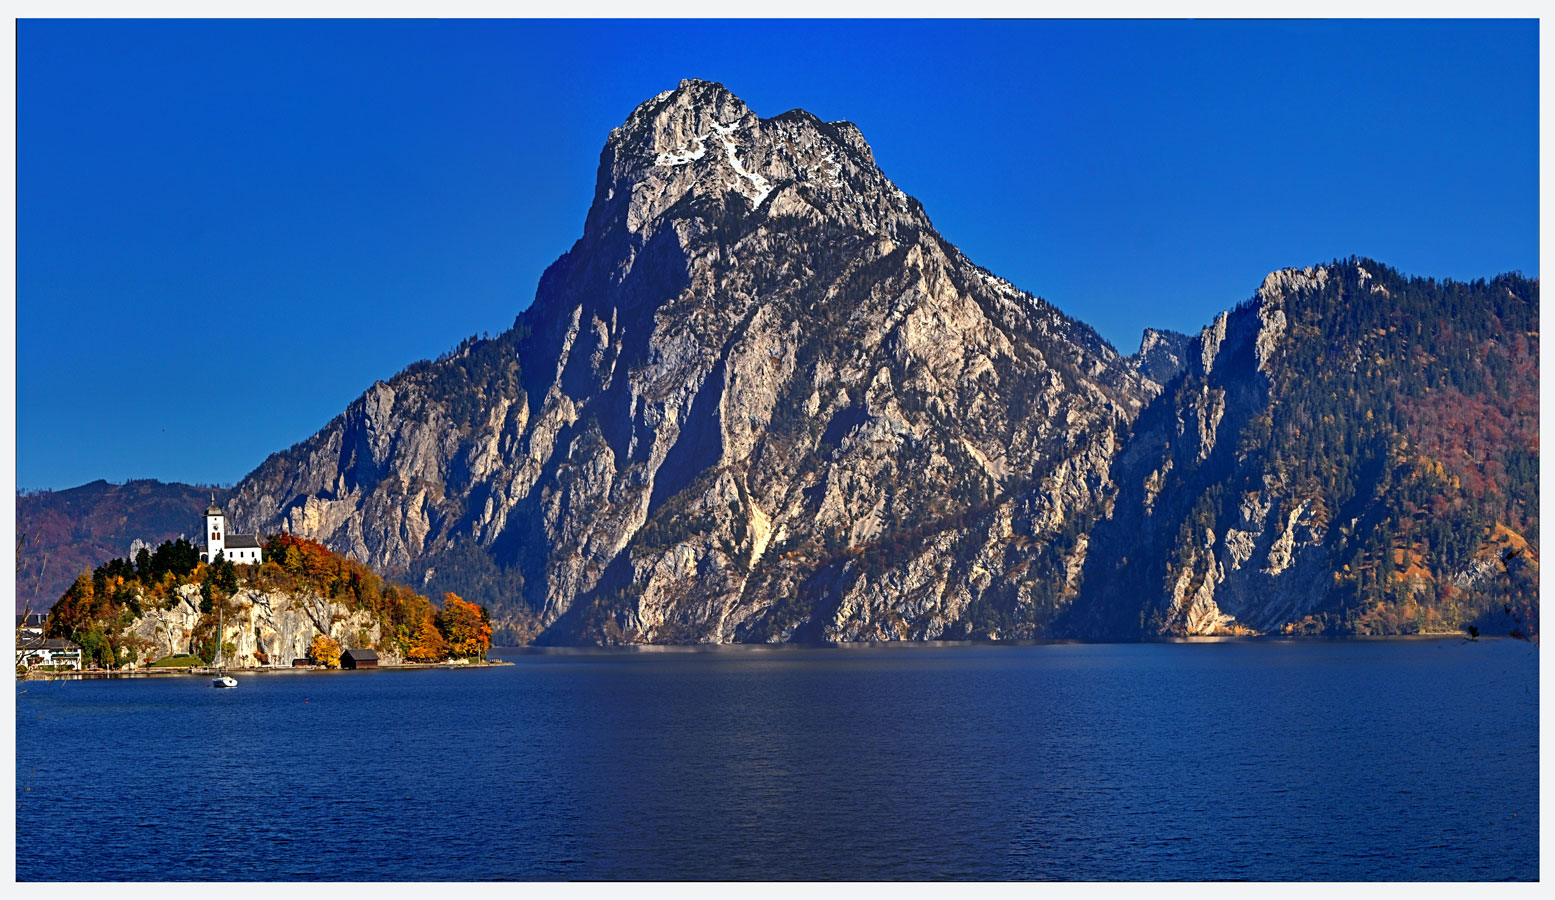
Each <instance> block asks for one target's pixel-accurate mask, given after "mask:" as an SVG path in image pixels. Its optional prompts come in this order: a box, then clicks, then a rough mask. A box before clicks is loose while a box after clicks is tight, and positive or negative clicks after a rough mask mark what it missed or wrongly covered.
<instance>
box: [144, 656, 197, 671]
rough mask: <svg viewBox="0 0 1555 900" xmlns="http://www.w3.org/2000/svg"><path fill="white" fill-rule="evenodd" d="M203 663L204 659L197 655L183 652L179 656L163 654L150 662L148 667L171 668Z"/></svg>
mask: <svg viewBox="0 0 1555 900" xmlns="http://www.w3.org/2000/svg"><path fill="white" fill-rule="evenodd" d="M205 664H206V663H205V660H203V659H201V658H199V657H198V656H194V655H192V654H189V653H184V654H181V655H179V656H164V657H162V658H161V659H159V660H157V661H156V662H154V663H152V664H151V666H150V667H151V668H153V669H172V668H183V667H184V666H203V665H205Z"/></svg>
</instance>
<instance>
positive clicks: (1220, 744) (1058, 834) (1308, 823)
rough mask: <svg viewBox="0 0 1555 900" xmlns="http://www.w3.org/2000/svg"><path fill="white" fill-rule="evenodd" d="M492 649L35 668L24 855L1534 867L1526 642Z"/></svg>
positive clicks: (457, 862) (1290, 874)
mask: <svg viewBox="0 0 1555 900" xmlns="http://www.w3.org/2000/svg"><path fill="white" fill-rule="evenodd" d="M493 656H496V657H501V658H504V659H508V660H511V661H512V662H514V665H512V666H508V667H501V668H493V669H474V670H421V671H410V672H393V671H377V672H358V673H315V674H308V675H296V674H290V673H288V674H286V675H279V674H278V675H275V676H269V677H267V676H262V675H256V676H253V677H249V678H245V679H244V680H243V685H242V687H241V688H240V689H239V690H237V691H229V692H222V691H212V690H211V689H210V688H209V687H208V686H206V685H205V682H204V680H203V679H199V678H169V679H139V680H118V681H83V682H58V683H53V684H47V685H34V684H29V685H26V686H25V687H27V688H28V692H27V693H26V694H24V695H22V697H21V698H20V699H19V701H18V704H17V753H18V762H17V785H18V812H17V825H18V836H17V876H18V878H19V879H22V880H39V879H67V880H93V879H146V880H187V879H237V880H269V879H277V880H284V879H299V878H300V879H340V880H377V879H390V880H443V879H449V880H477V879H747V878H748V879H805V880H809V879H931V878H932V879H942V878H980V879H1065V880H1077V879H1085V880H1089V879H1222V878H1251V879H1291V878H1297V879H1324V880H1329V879H1335V880H1351V879H1450V880H1458V879H1504V878H1512V879H1533V878H1537V873H1538V846H1537V845H1538V732H1537V722H1538V684H1537V674H1538V656H1537V648H1534V647H1531V646H1529V645H1527V644H1522V643H1519V642H1513V641H1482V642H1480V643H1478V644H1464V643H1460V642H1456V641H1413V642H1359V641H1350V642H1336V641H1279V642H1274V641H1229V642H1192V643H1157V644H1119V645H1085V644H1037V645H1005V644H999V645H976V646H968V645H959V644H951V645H943V646H906V647H903V646H863V647H852V646H849V647H841V648H839V647H791V646H780V647H767V646H762V647H735V648H729V647H695V648H680V647H677V648H634V649H631V650H573V649H546V650H534V649H529V648H523V649H519V648H511V649H502V650H498V651H495V652H494V653H493ZM61 809H65V810H70V811H71V814H70V815H69V816H61V815H60V814H59V811H60V810H61ZM212 828H217V829H219V830H220V831H221V833H223V834H225V835H227V836H228V837H227V838H226V839H225V840H223V841H222V842H218V843H213V842H212V841H210V840H209V835H210V833H211V829H212Z"/></svg>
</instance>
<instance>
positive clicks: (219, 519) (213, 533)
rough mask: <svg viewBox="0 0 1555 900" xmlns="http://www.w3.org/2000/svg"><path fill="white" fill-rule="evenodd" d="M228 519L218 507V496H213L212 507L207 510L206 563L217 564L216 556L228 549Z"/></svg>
mask: <svg viewBox="0 0 1555 900" xmlns="http://www.w3.org/2000/svg"><path fill="white" fill-rule="evenodd" d="M226 540H227V517H226V515H224V514H223V513H222V511H221V507H219V506H217V505H216V495H215V494H214V493H213V494H211V505H210V506H209V507H207V508H206V510H205V561H206V562H215V561H216V554H218V553H221V552H222V550H224V549H225V548H226Z"/></svg>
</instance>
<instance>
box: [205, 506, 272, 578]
mask: <svg viewBox="0 0 1555 900" xmlns="http://www.w3.org/2000/svg"><path fill="white" fill-rule="evenodd" d="M218 553H220V554H221V555H222V558H223V559H225V560H227V561H228V562H232V563H240V564H242V565H255V566H257V565H259V564H260V563H262V562H264V561H265V552H264V551H263V550H261V549H260V546H259V535H257V534H228V533H227V517H226V514H224V513H223V512H222V511H221V507H219V506H217V505H216V498H215V497H214V496H212V497H211V505H210V506H209V507H207V508H206V510H205V552H204V553H201V554H200V560H201V561H202V562H211V561H213V560H215V559H216V554H218Z"/></svg>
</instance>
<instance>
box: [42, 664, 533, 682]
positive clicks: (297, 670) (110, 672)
mask: <svg viewBox="0 0 1555 900" xmlns="http://www.w3.org/2000/svg"><path fill="white" fill-rule="evenodd" d="M511 665H513V664H512V663H510V662H504V661H502V660H489V661H487V662H478V663H470V662H457V663H448V662H441V663H401V664H399V665H393V666H373V667H371V668H368V669H340V668H335V669H329V668H325V667H323V666H263V667H249V668H232V667H227V666H223V667H222V671H223V672H225V673H227V674H229V675H245V676H246V675H288V674H290V675H317V674H320V673H330V672H404V671H410V670H414V669H489V668H493V667H496V666H511ZM214 674H216V670H215V668H214V667H213V666H165V667H161V668H150V667H147V668H140V669H66V670H64V671H58V672H56V671H44V670H38V669H33V670H29V671H28V672H27V674H26V675H25V676H22V677H20V678H18V679H17V680H18V681H50V680H54V679H57V678H168V677H183V678H188V677H191V676H209V675H214Z"/></svg>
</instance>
